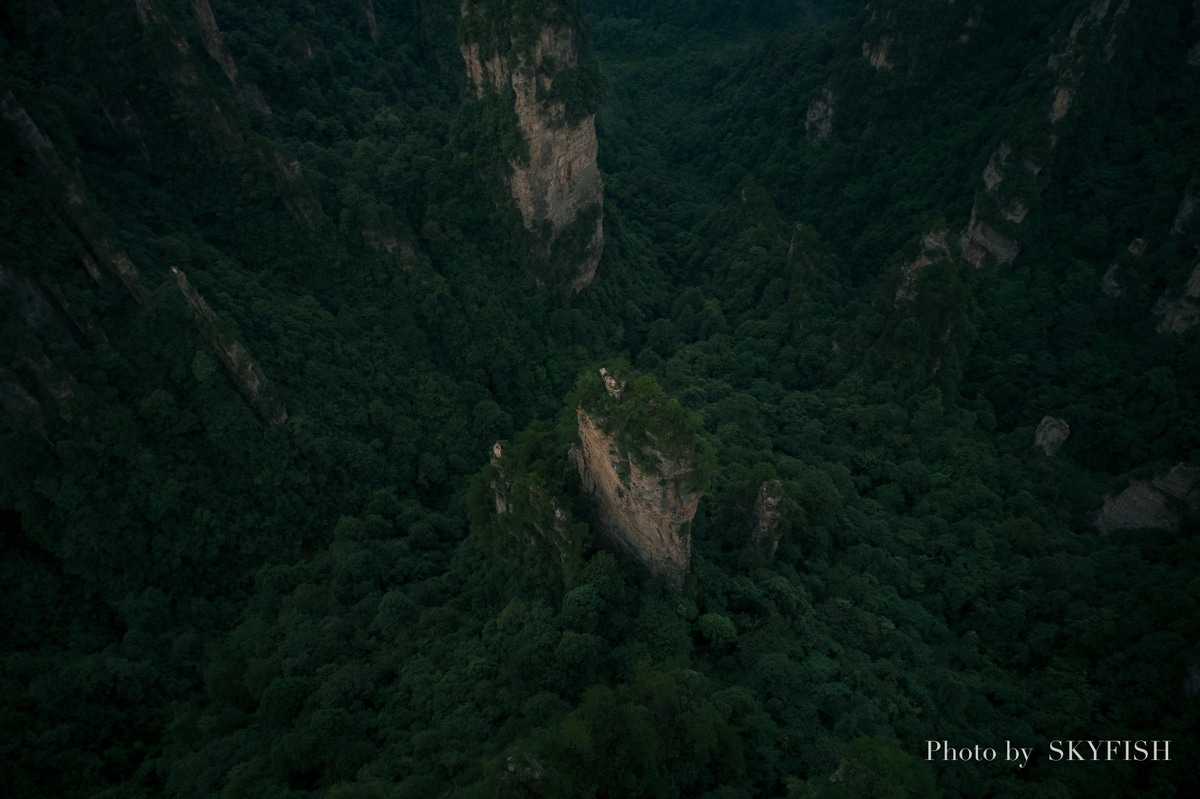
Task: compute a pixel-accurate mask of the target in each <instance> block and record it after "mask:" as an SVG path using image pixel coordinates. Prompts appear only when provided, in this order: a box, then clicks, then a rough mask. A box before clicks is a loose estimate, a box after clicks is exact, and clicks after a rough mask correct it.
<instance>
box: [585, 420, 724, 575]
mask: <svg viewBox="0 0 1200 799" xmlns="http://www.w3.org/2000/svg"><path fill="white" fill-rule="evenodd" d="M576 418H577V420H578V423H579V444H578V445H577V446H576V447H575V448H574V449H573V450H572V451H571V460H572V461H573V462H574V464H575V468H576V469H577V470H578V471H579V479H580V483H581V484H582V487H583V490H584V491H585V492H586V493H588V494H590V495H591V497H592V501H593V508H594V511H595V518H596V524H597V527H598V532H599V533H600V534H601V535H602V536H603V537H604V539H605V540H607V541H608V542H609V543H611V544H612V545H613V546H615V547H617V548H618V549H620V550H622V551H623V552H625V553H626V554H628V555H631V556H632V557H634V558H636V559H637V560H638V561H640V562H641V563H642V564H643V565H645V566H646V568H647V569H649V570H650V571H651V572H652V573H653V574H655V575H657V576H658V577H661V578H662V579H664V580H666V581H667V582H668V583H669V584H670V585H671V586H673V587H674V588H675V589H676V590H678V589H680V588H682V587H683V582H684V579H685V578H686V576H687V573H688V568H689V566H690V564H691V558H692V541H691V537H690V535H689V533H688V529H687V528H688V525H689V524H690V523H691V521H692V518H693V517H695V515H696V508H697V507H698V506H699V504H700V498H701V497H702V496H703V494H701V492H699V491H693V490H689V489H688V488H687V487H686V485H687V482H688V478H689V477H690V476H691V474H692V471H693V469H694V466H695V464H694V463H693V460H692V458H691V457H686V456H685V457H683V458H680V459H678V460H669V459H665V458H663V457H662V456H661V455H660V454H659V453H658V452H655V451H643V452H642V453H641V454H640V456H639V457H638V458H637V459H636V460H635V459H633V458H631V457H629V455H627V454H622V452H621V449H620V447H619V446H618V444H617V441H616V440H615V439H614V438H613V437H612V436H610V435H608V434H607V433H605V432H604V430H603V429H602V420H600V419H596V418H593V417H592V416H591V415H590V414H588V413H587V411H585V410H584V409H583V408H579V409H578V410H577V411H576ZM639 464H640V465H639Z"/></svg>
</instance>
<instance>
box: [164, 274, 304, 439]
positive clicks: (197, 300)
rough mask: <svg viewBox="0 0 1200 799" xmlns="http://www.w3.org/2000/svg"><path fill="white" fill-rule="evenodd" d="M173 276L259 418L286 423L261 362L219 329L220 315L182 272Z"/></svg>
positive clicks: (197, 321) (196, 320) (280, 405)
mask: <svg viewBox="0 0 1200 799" xmlns="http://www.w3.org/2000/svg"><path fill="white" fill-rule="evenodd" d="M171 274H172V276H174V278H175V284H176V285H177V286H178V287H179V293H180V294H182V295H183V299H184V300H185V301H186V302H187V304H188V308H190V309H191V312H192V318H193V319H194V320H195V322H196V326H197V327H198V328H199V329H200V332H201V333H202V334H203V335H204V337H205V339H207V340H208V343H209V344H210V345H212V348H213V351H214V352H215V353H216V354H217V357H218V358H220V359H221V362H222V363H223V364H225V368H226V369H227V370H228V371H229V375H230V376H231V377H232V378H233V381H234V382H235V383H236V384H237V385H238V388H239V389H241V390H242V392H244V393H245V394H246V396H247V397H248V398H249V399H250V402H251V403H252V404H253V405H254V407H255V408H256V409H257V410H258V413H259V415H260V416H262V418H263V419H264V420H265V421H266V422H267V423H268V424H282V423H283V422H286V421H287V418H288V416H287V410H285V409H284V407H283V403H282V402H281V401H280V400H279V399H278V398H277V397H275V396H274V395H273V394H272V393H271V392H270V391H269V390H268V384H267V376H266V375H265V374H263V370H262V369H261V368H259V365H258V362H257V361H255V360H254V357H253V356H252V355H250V351H249V350H247V349H246V348H245V347H244V346H243V345H242V343H241V342H240V341H238V340H237V339H235V338H233V337H232V336H230V335H228V334H227V333H225V332H224V331H222V330H221V329H220V326H219V325H218V324H217V315H216V314H215V313H213V310H212V308H210V307H209V305H208V303H207V302H206V301H205V300H204V298H203V297H201V296H200V293H199V292H198V291H196V290H195V289H194V288H192V285H191V283H189V282H188V279H187V275H185V274H184V273H183V271H182V270H180V269H176V268H175V267H171Z"/></svg>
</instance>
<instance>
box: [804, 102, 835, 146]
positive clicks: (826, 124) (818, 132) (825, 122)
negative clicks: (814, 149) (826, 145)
mask: <svg viewBox="0 0 1200 799" xmlns="http://www.w3.org/2000/svg"><path fill="white" fill-rule="evenodd" d="M833 105H834V95H833V92H832V91H830V90H829V89H821V95H820V96H819V97H814V98H813V100H812V102H810V103H809V104H808V110H807V111H806V112H805V114H804V136H805V138H807V139H808V140H809V141H810V142H812V143H813V144H821V143H823V142H827V141H829V139H830V138H831V137H832V136H833Z"/></svg>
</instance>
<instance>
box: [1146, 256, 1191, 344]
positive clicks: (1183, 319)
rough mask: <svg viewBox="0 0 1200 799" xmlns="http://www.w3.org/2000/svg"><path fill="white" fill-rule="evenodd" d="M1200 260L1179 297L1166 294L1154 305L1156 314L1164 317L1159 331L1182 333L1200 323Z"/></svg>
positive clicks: (1159, 325) (1159, 324)
mask: <svg viewBox="0 0 1200 799" xmlns="http://www.w3.org/2000/svg"><path fill="white" fill-rule="evenodd" d="M1198 300H1200V262H1198V263H1197V264H1196V265H1195V266H1194V267H1193V268H1192V273H1191V274H1190V275H1188V280H1187V283H1185V284H1184V285H1183V292H1182V294H1181V295H1180V296H1178V297H1171V296H1170V295H1168V294H1164V295H1163V296H1162V297H1160V298H1159V299H1158V302H1157V303H1155V305H1154V315H1155V316H1159V317H1162V320H1161V321H1160V322H1159V323H1158V332H1160V333H1174V334H1176V335H1182V334H1184V333H1186V332H1188V331H1189V330H1191V329H1192V328H1193V327H1195V326H1196V324H1197V323H1200V302H1197V301H1198Z"/></svg>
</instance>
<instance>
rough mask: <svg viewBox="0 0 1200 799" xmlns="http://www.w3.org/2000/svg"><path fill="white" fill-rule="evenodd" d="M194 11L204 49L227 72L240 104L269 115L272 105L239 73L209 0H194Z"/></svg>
mask: <svg viewBox="0 0 1200 799" xmlns="http://www.w3.org/2000/svg"><path fill="white" fill-rule="evenodd" d="M192 11H193V12H194V14H195V16H196V23H197V24H198V25H199V26H200V36H201V39H202V40H203V41H204V49H205V51H206V52H207V53H208V54H209V56H211V57H212V60H213V61H216V62H217V63H218V64H220V65H221V71H222V72H224V73H225V77H226V78H228V79H229V85H230V86H231V87H233V96H234V98H235V99H236V100H237V102H238V105H240V106H242V107H243V108H246V109H248V110H253V111H257V112H258V113H260V114H265V115H267V116H269V115H270V114H271V107H270V106H269V105H267V101H266V100H265V99H264V98H263V96H262V92H261V91H259V89H258V87H257V86H255V85H254V84H253V83H250V82H249V81H247V80H244V79H243V78H242V77H241V76H240V75H239V74H238V68H237V63H236V62H235V61H234V60H233V55H232V54H231V53H230V52H229V50H228V48H226V47H225V39H224V37H223V36H221V29H220V28H218V27H217V18H216V17H214V16H213V12H212V6H210V5H209V4H208V0H192Z"/></svg>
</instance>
